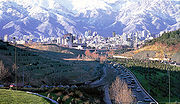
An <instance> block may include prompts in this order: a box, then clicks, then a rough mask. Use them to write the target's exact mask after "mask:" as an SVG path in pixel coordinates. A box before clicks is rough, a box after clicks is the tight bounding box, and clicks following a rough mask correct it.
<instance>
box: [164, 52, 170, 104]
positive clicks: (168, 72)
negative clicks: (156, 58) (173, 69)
mask: <svg viewBox="0 0 180 104" xmlns="http://www.w3.org/2000/svg"><path fill="white" fill-rule="evenodd" d="M164 56H165V59H167V55H166V54H164ZM169 62H171V59H170V60H169ZM169 62H167V63H166V62H165V70H166V69H167V74H168V79H169V104H170V102H171V86H170V85H171V79H170V71H169V70H168V67H167V64H169Z"/></svg>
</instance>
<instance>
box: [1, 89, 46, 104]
mask: <svg viewBox="0 0 180 104" xmlns="http://www.w3.org/2000/svg"><path fill="white" fill-rule="evenodd" d="M30 103H31V104H50V102H49V101H47V100H46V99H44V98H41V97H38V96H36V95H31V94H27V93H25V92H23V91H15V90H5V89H0V104H30Z"/></svg>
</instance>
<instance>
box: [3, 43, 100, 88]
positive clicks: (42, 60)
mask: <svg viewBox="0 0 180 104" xmlns="http://www.w3.org/2000/svg"><path fill="white" fill-rule="evenodd" d="M1 44H4V43H1ZM5 47H6V48H7V49H0V60H3V63H5V67H9V69H12V65H13V63H14V47H13V46H5ZM19 47H20V48H17V64H18V65H19V68H18V74H19V75H18V76H19V78H18V79H19V82H22V72H23V69H24V73H25V83H26V84H31V85H34V86H37V85H42V84H48V85H57V84H59V82H60V81H63V82H67V83H68V82H69V83H80V82H84V81H87V80H93V79H95V78H97V77H98V76H100V75H99V74H100V73H99V72H101V69H100V66H99V63H98V62H93V61H91V62H86V61H64V60H62V58H64V57H65V58H66V57H67V58H69V57H77V55H75V54H68V53H59V52H52V51H42V50H37V49H29V48H27V47H24V46H19ZM72 51H73V52H76V53H78V51H79V50H72ZM79 53H82V52H79ZM87 66H88V67H87ZM81 78H83V79H81ZM8 79H9V80H10V81H9V82H10V83H12V82H14V81H13V80H14V79H13V75H12V77H10V78H8Z"/></svg>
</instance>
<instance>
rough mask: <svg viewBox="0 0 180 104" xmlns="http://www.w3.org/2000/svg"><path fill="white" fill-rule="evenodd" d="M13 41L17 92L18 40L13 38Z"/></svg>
mask: <svg viewBox="0 0 180 104" xmlns="http://www.w3.org/2000/svg"><path fill="white" fill-rule="evenodd" d="M13 40H14V64H15V67H14V69H15V84H16V90H17V63H16V58H17V56H16V38H15V37H13Z"/></svg>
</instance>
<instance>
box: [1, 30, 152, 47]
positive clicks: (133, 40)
mask: <svg viewBox="0 0 180 104" xmlns="http://www.w3.org/2000/svg"><path fill="white" fill-rule="evenodd" d="M139 36H140V35H139V34H138V33H135V34H134V33H132V34H125V33H124V34H122V35H118V34H115V32H113V34H112V36H111V37H103V36H101V35H99V34H98V33H97V32H96V31H95V32H91V31H86V32H85V34H84V35H74V34H71V33H68V34H64V35H62V36H60V37H48V38H44V37H43V36H40V38H38V39H37V38H34V37H33V36H28V37H27V36H25V37H23V39H21V40H16V43H17V44H26V43H32V42H39V43H44V44H46V43H47V44H50V43H52V44H58V45H60V46H64V47H69V48H76V49H86V48H89V49H119V48H123V47H129V48H138V47H140V46H141V45H143V44H144V43H145V41H147V40H151V39H153V37H152V36H151V34H148V35H147V36H146V37H145V39H142V37H139ZM4 41H5V42H13V39H10V38H9V37H8V35H5V36H4Z"/></svg>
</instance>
